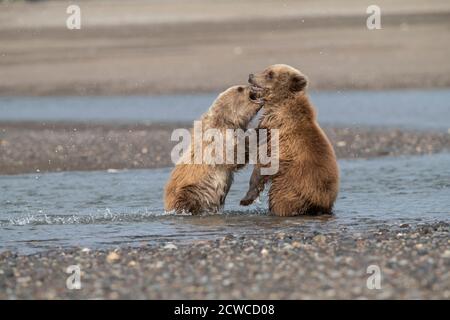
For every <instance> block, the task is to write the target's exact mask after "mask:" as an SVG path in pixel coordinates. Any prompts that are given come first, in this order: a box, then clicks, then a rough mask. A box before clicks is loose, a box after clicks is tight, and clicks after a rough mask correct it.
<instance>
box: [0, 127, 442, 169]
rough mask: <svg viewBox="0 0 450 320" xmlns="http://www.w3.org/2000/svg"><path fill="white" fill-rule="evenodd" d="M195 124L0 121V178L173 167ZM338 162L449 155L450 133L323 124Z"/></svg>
mask: <svg viewBox="0 0 450 320" xmlns="http://www.w3.org/2000/svg"><path fill="white" fill-rule="evenodd" d="M191 126H192V124H191V123H173V124H157V123H155V124H111V123H102V124H95V123H58V122H55V123H39V122H17V123H14V122H6V123H2V122H0V174H20V173H33V172H41V173H42V172H55V171H56V172H58V171H91V170H108V169H118V170H119V169H149V168H161V167H171V166H173V164H172V162H171V158H170V152H171V150H172V148H173V147H174V146H175V145H176V144H177V142H172V141H170V135H171V133H172V131H173V130H174V129H176V128H190V127H191ZM323 128H324V130H325V133H326V134H327V136H328V137H329V139H330V140H331V142H332V144H333V147H334V149H335V152H336V155H337V157H338V158H339V159H358V158H364V159H366V158H373V157H383V156H400V155H424V154H434V153H439V152H448V151H450V134H449V133H445V132H442V133H441V132H434V131H423V130H420V131H419V130H401V129H395V128H366V127H332V126H323Z"/></svg>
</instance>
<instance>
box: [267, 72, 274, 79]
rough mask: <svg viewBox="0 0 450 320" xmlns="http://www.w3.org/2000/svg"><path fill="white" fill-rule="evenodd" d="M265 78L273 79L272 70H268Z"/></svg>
mask: <svg viewBox="0 0 450 320" xmlns="http://www.w3.org/2000/svg"><path fill="white" fill-rule="evenodd" d="M266 77H267V79H269V80H271V79H273V71H270V72H269V73H268V74H267V75H266Z"/></svg>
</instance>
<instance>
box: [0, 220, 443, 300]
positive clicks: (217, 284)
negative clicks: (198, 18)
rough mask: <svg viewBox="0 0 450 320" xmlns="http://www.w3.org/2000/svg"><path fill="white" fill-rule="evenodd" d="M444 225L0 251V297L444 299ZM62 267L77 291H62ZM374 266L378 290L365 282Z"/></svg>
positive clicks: (64, 288) (63, 284)
mask: <svg viewBox="0 0 450 320" xmlns="http://www.w3.org/2000/svg"><path fill="white" fill-rule="evenodd" d="M449 232H450V225H449V224H448V223H445V222H440V223H432V224H422V225H418V226H410V225H408V224H404V225H394V226H392V225H389V226H378V227H375V228H373V229H372V230H370V231H368V232H364V233H355V232H352V231H351V230H347V229H343V230H339V231H338V232H330V233H317V232H308V233H304V232H291V233H275V234H260V235H257V236H253V235H252V236H241V237H238V238H236V237H234V236H233V235H228V236H226V237H224V238H222V239H218V240H216V241H197V242H195V243H194V244H190V245H183V244H178V243H177V244H173V243H161V244H158V245H145V244H143V246H142V247H141V248H137V249H130V248H128V249H127V248H122V249H117V250H115V251H109V252H108V251H90V250H89V249H88V248H79V249H73V250H65V251H61V250H53V251H50V252H46V253H40V254H35V255H31V256H17V255H16V254H13V253H10V252H4V253H1V254H0V288H1V290H0V299H6V298H8V299H36V298H39V299H59V298H62V299H67V298H69V299H120V298H121V299H161V298H165V299H356V298H358V299H449V298H450V273H449V270H450V250H449V249H448V247H449V246H448V245H449V240H448V239H449ZM69 265H78V266H79V267H80V269H81V286H82V288H81V289H80V290H69V289H67V288H66V279H67V277H68V276H69V275H68V274H66V273H65V270H66V269H67V267H68V266H69ZM371 265H375V266H378V267H379V268H380V271H381V283H380V284H381V288H380V289H373V290H369V289H368V288H367V279H368V277H369V276H370V274H367V268H368V267H369V266H371Z"/></svg>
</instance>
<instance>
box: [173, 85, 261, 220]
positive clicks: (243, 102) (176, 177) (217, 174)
mask: <svg viewBox="0 0 450 320" xmlns="http://www.w3.org/2000/svg"><path fill="white" fill-rule="evenodd" d="M261 107H262V100H261V99H259V97H258V93H257V92H254V91H252V90H251V87H250V86H234V87H231V88H229V89H227V90H226V91H224V92H222V93H221V94H220V95H219V96H218V97H217V99H216V100H215V101H214V102H213V104H212V106H211V107H210V108H209V110H208V111H207V112H206V113H205V114H204V115H203V116H202V117H201V119H200V121H201V125H202V134H203V133H205V131H207V130H208V129H216V130H219V131H220V133H221V134H222V135H223V137H225V136H226V130H227V129H242V130H246V129H247V126H248V124H249V123H250V121H251V120H252V119H253V117H254V116H255V115H256V114H257V113H258V111H259V110H260V109H261ZM194 136H195V132H194ZM195 139H199V138H198V137H197V138H195ZM200 139H201V138H200ZM210 142H211V141H210ZM195 146H196V144H195V142H194V141H193V140H191V145H190V148H189V150H188V151H186V153H185V154H184V156H183V157H182V158H181V159H180V161H179V162H178V163H177V165H176V166H175V168H174V169H173V171H172V173H171V176H170V178H169V181H168V182H167V185H166V188H165V193H164V208H165V210H166V211H175V212H176V213H182V212H190V213H192V214H199V213H202V212H217V211H219V210H220V209H221V208H222V207H223V205H224V202H225V198H226V196H227V193H228V191H229V189H230V186H231V184H232V182H233V174H234V172H235V171H237V170H238V169H240V168H242V167H243V166H244V165H245V164H228V162H225V161H224V162H223V164H216V163H209V162H208V163H205V162H204V161H201V162H200V163H199V162H198V161H194V160H195V159H194V158H195V151H196V149H195ZM207 147H208V143H202V145H201V149H202V150H201V151H202V152H203V151H205V149H206V148H207ZM224 149H225V147H224ZM236 150H237V149H236V147H235V148H234V152H236ZM186 157H187V159H188V161H187V162H186V161H185V160H186ZM234 158H235V159H236V157H234ZM233 163H236V162H233Z"/></svg>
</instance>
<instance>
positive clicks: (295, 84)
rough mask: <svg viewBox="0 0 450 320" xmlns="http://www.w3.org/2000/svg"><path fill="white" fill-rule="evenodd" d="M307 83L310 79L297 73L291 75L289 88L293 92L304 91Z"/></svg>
mask: <svg viewBox="0 0 450 320" xmlns="http://www.w3.org/2000/svg"><path fill="white" fill-rule="evenodd" d="M307 84H308V80H307V79H306V77H305V76H301V75H297V74H296V75H294V76H292V77H291V84H290V86H289V89H290V90H291V91H292V92H298V91H302V90H303V89H305V87H306V85H307Z"/></svg>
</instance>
